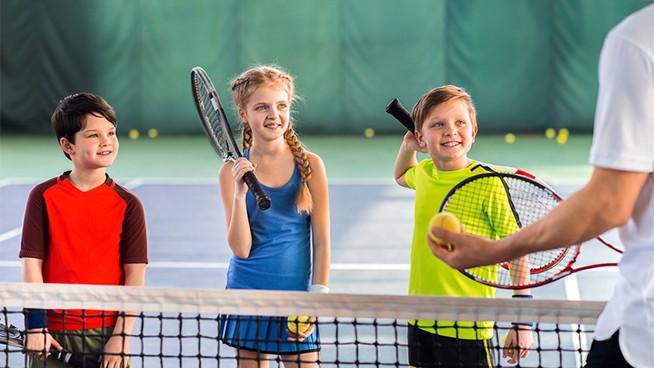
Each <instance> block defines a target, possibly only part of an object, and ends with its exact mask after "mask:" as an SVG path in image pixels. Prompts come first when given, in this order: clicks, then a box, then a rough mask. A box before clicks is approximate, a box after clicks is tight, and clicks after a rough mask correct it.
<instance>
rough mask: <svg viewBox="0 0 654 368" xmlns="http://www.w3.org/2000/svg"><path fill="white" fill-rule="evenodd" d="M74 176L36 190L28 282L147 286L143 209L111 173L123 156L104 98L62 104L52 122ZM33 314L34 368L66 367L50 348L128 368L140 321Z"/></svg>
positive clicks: (25, 253)
mask: <svg viewBox="0 0 654 368" xmlns="http://www.w3.org/2000/svg"><path fill="white" fill-rule="evenodd" d="M51 123H52V128H53V129H54V131H55V134H56V136H57V140H58V141H59V145H60V146H61V149H62V150H63V152H64V155H65V156H66V157H67V158H68V159H69V160H71V161H72V163H73V169H72V170H71V171H67V172H65V173H63V174H62V175H60V176H59V177H56V178H53V179H50V180H48V181H45V182H43V183H41V184H38V185H37V186H36V187H34V188H33V189H32V192H31V193H30V196H29V199H28V201H27V207H26V210H25V220H24V224H23V234H22V241H21V250H20V254H19V256H20V257H21V258H22V279H23V282H34V283H63V284H96V285H134V286H143V284H144V281H145V265H146V264H147V262H148V258H147V237H146V228H145V215H144V211H143V206H142V205H141V202H140V201H139V200H138V198H137V197H136V196H135V195H134V194H132V193H131V192H129V191H128V190H127V189H125V188H123V187H121V186H119V185H118V184H116V183H115V182H114V181H113V180H112V179H111V178H110V177H109V176H108V175H107V173H106V169H107V167H109V166H111V165H112V164H113V161H114V159H115V158H116V155H117V154H118V138H117V136H116V123H117V120H116V115H115V113H114V111H113V109H112V107H111V106H110V105H109V104H108V103H107V102H106V101H105V100H104V99H102V98H101V97H99V96H96V95H93V94H90V93H80V94H76V95H72V96H68V97H66V98H64V99H63V100H62V101H61V102H60V103H59V105H58V106H57V108H56V109H55V111H54V113H53V114H52V118H51ZM61 312H62V311H59V310H48V311H47V312H46V311H44V310H37V309H27V310H26V330H27V332H28V333H27V334H26V335H27V336H26V339H27V341H26V343H25V346H26V349H27V351H28V353H29V354H30V356H31V359H30V367H42V366H43V365H44V364H47V366H48V367H67V365H65V364H64V363H61V362H59V361H57V360H55V359H54V358H49V359H47V362H45V363H44V360H45V359H46V358H47V353H46V352H48V351H49V350H50V348H51V347H55V348H57V349H61V348H62V347H63V348H65V349H66V350H69V351H71V352H78V353H80V352H82V351H81V349H82V346H84V347H85V349H86V351H85V353H87V354H88V353H90V354H92V355H91V356H88V355H87V358H90V359H93V360H96V359H97V360H98V361H99V362H102V364H101V366H102V367H109V366H111V367H113V366H117V367H127V366H129V359H128V357H127V356H126V354H129V351H130V350H129V339H130V338H129V336H128V335H129V334H130V332H131V330H132V327H133V325H134V318H133V317H129V315H133V314H134V313H129V312H127V313H126V314H125V315H119V314H118V312H115V311H90V310H85V311H81V310H66V311H65V314H62V313H61Z"/></svg>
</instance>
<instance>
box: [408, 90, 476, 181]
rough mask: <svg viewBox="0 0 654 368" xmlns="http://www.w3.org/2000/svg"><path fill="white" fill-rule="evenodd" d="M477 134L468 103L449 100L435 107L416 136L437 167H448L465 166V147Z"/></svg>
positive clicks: (448, 168) (449, 168)
mask: <svg viewBox="0 0 654 368" xmlns="http://www.w3.org/2000/svg"><path fill="white" fill-rule="evenodd" d="M476 135H477V124H476V123H475V122H474V121H473V120H472V118H471V117H470V112H469V109H468V104H467V103H466V102H465V101H463V100H461V99H455V100H449V101H446V102H444V103H442V104H440V105H438V106H436V107H434V108H433V109H432V110H431V111H430V112H429V114H428V115H427V117H426V118H425V121H424V122H423V123H422V128H421V130H420V131H418V132H416V138H417V139H418V142H419V143H420V145H421V146H422V147H426V148H427V151H428V152H429V156H430V157H431V159H432V160H433V161H434V164H435V165H436V168H437V169H438V170H443V171H450V170H459V169H464V168H466V167H468V165H469V164H470V160H469V159H468V151H470V148H471V147H472V143H474V141H475V136H476Z"/></svg>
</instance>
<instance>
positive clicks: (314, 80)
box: [0, 0, 652, 134]
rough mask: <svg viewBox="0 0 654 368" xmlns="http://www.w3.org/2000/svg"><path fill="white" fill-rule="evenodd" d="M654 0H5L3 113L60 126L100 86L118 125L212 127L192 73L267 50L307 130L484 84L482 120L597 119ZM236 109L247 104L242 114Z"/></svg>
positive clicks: (489, 126) (475, 90) (219, 80)
mask: <svg viewBox="0 0 654 368" xmlns="http://www.w3.org/2000/svg"><path fill="white" fill-rule="evenodd" d="M651 2H652V0H529V1H526V0H492V1H489V0H459V1H447V0H440V1H438V0H406V1H397V0H329V1H327V0H273V1H259V0H224V1H215V0H188V1H181V0H179V1H178V0H58V1H50V0H31V1H21V0H2V1H0V32H1V33H0V46H1V51H2V53H1V63H0V71H1V80H0V110H1V116H0V119H1V120H0V129H1V132H2V134H6V133H24V132H30V133H31V132H37V133H49V132H50V128H49V117H50V114H51V112H52V110H53V109H54V106H55V105H56V103H57V101H58V100H60V99H61V98H62V97H64V96H66V95H68V94H72V93H75V92H80V91H89V92H94V93H97V94H100V95H102V96H103V97H105V98H106V99H107V100H108V101H109V103H110V104H112V105H113V106H114V108H115V109H116V111H117V114H118V119H119V124H120V129H121V131H122V132H126V130H127V129H133V128H135V129H139V130H141V131H145V130H147V129H150V128H156V129H158V130H159V132H160V133H162V134H187V133H188V134H195V133H200V132H201V128H200V124H199V122H198V118H197V116H196V115H197V113H196V111H195V107H194V105H193V101H192V97H191V89H190V81H189V73H190V70H191V68H192V67H194V66H196V65H200V66H202V67H204V69H205V70H207V72H208V73H209V75H210V76H211V78H212V80H213V81H214V83H215V84H216V87H217V89H218V92H219V93H220V94H221V97H222V99H223V103H226V104H227V105H229V106H230V108H229V109H228V110H229V111H228V114H230V116H233V112H232V110H231V96H230V95H229V94H228V92H229V89H228V82H229V80H230V79H231V78H232V77H234V76H235V75H236V74H238V73H239V72H241V71H242V70H244V69H246V68H247V67H249V66H252V65H254V64H257V63H273V62H274V63H278V64H280V65H282V66H283V67H285V68H286V69H287V70H288V71H290V72H291V74H293V75H294V76H295V77H296V80H297V90H298V93H299V94H300V95H301V96H302V97H303V101H302V102H301V103H299V104H297V105H296V106H295V109H296V112H297V113H296V115H295V118H296V121H297V123H298V127H299V130H300V131H301V132H303V133H315V134H344V133H345V134H347V133H354V134H361V133H362V132H363V130H364V129H365V128H367V127H373V128H374V129H375V130H376V132H377V133H378V134H380V133H398V132H401V131H402V129H401V127H400V126H399V125H398V124H395V123H394V121H393V120H392V118H391V117H390V116H387V115H386V114H385V113H384V112H383V110H384V106H385V105H386V103H387V102H388V101H389V100H390V99H392V98H393V97H398V98H400V100H402V101H403V102H404V104H405V105H406V106H407V108H409V109H410V108H411V107H412V106H413V104H414V103H415V101H416V100H417V99H418V98H419V97H420V96H421V95H422V94H423V93H424V92H426V91H427V90H428V89H430V88H433V87H436V86H439V85H443V84H457V85H460V86H462V87H464V88H466V89H467V90H468V91H469V92H470V93H471V95H472V97H473V99H474V100H475V102H476V104H477V108H478V111H479V118H478V120H479V124H480V131H481V132H482V133H486V132H504V131H514V132H517V131H536V130H544V129H545V128H548V127H554V128H561V127H567V128H569V129H571V130H573V131H584V132H589V131H590V130H591V127H592V119H593V115H594V107H595V98H596V95H597V78H596V76H597V60H598V57H599V52H600V48H601V45H602V40H603V38H604V36H605V35H606V33H607V32H608V30H609V29H610V28H611V27H613V26H614V25H616V24H617V23H618V22H619V21H620V20H621V19H623V18H624V17H625V16H626V15H627V14H629V13H631V12H633V11H635V10H637V9H639V8H641V7H643V6H645V5H647V4H649V3H651ZM233 120H235V119H233Z"/></svg>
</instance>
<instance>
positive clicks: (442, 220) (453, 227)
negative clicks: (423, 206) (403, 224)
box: [427, 212, 463, 251]
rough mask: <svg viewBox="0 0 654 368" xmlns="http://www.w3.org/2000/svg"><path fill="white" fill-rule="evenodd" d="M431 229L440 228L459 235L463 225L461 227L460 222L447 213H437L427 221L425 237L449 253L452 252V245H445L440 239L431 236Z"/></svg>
mask: <svg viewBox="0 0 654 368" xmlns="http://www.w3.org/2000/svg"><path fill="white" fill-rule="evenodd" d="M433 227H442V228H444V229H447V230H449V231H454V232H456V233H460V232H461V231H462V230H463V225H461V221H459V219H458V218H456V216H454V215H453V214H451V213H449V212H439V213H437V214H435V215H434V216H433V217H432V218H431V220H430V221H429V229H427V235H428V236H429V238H430V239H431V240H433V241H434V242H435V243H437V244H439V245H441V246H442V247H443V248H447V250H449V251H451V250H452V244H450V243H445V242H444V241H443V240H442V239H440V238H438V237H436V236H435V235H434V234H432V233H431V228H433Z"/></svg>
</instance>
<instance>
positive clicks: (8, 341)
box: [0, 320, 100, 368]
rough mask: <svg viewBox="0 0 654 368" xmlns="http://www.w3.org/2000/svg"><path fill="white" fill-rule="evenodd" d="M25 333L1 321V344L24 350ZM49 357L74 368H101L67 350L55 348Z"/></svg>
mask: <svg viewBox="0 0 654 368" xmlns="http://www.w3.org/2000/svg"><path fill="white" fill-rule="evenodd" d="M23 342H24V332H23V331H21V330H19V329H18V328H17V327H16V326H14V325H11V324H10V325H9V326H7V325H5V324H4V323H2V321H1V320H0V344H4V345H8V346H14V347H17V348H21V349H23ZM48 356H49V357H54V358H56V359H57V360H60V361H62V362H64V363H66V364H68V365H70V366H71V367H73V368H83V367H86V368H99V367H100V363H98V362H97V361H94V360H90V359H86V358H85V357H84V356H83V355H82V354H75V353H71V352H69V351H66V350H63V349H62V350H58V349H56V348H54V347H52V348H51V349H50V355H48Z"/></svg>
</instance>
